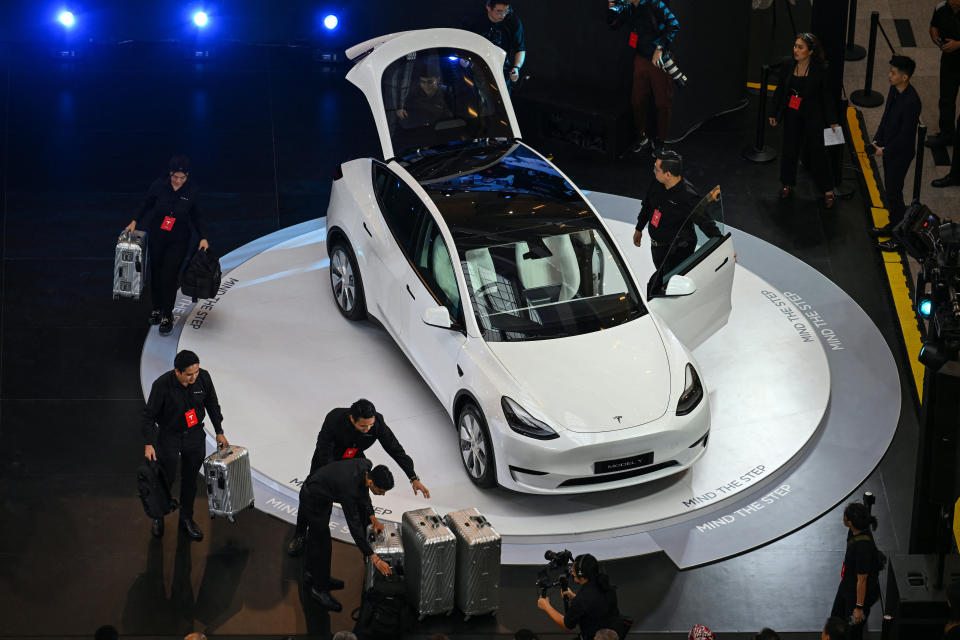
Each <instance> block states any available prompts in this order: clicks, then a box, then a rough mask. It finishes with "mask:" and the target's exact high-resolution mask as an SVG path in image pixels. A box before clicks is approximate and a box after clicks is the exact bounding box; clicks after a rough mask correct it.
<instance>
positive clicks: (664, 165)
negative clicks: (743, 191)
mask: <svg viewBox="0 0 960 640" xmlns="http://www.w3.org/2000/svg"><path fill="white" fill-rule="evenodd" d="M653 176H654V178H655V180H654V182H652V183H651V184H650V188H649V189H647V195H646V196H644V198H643V206H642V207H641V209H640V215H638V216H637V227H636V230H635V231H634V232H633V244H634V246H637V247H639V246H640V243H641V240H642V239H643V229H644V227H649V228H650V242H651V247H650V252H651V254H652V256H653V265H654V267H656V268H657V270H658V271H659V272H660V273H668V272H669V271H670V270H671V269H673V268H674V267H676V266H677V265H678V264H680V263H681V262H683V261H684V260H686V259H687V258H688V257H689V256H690V255H691V254H693V252H694V251H695V250H696V248H697V234H696V231H694V229H693V225H694V224H696V225H697V226H698V227H700V230H701V231H703V232H704V233H705V234H706V235H707V236H708V237H711V238H716V237H720V236H721V235H722V234H721V233H720V229H719V228H718V227H717V224H716V222H714V221H713V220H712V219H711V218H710V217H709V216H708V215H707V213H706V210H703V211H701V212H699V215H696V214H695V215H693V217H692V218H691V215H690V214H691V213H692V212H693V210H694V209H695V208H696V206H697V205H698V204H699V203H700V196H698V195H697V192H696V191H695V190H694V188H693V185H692V184H690V182H688V181H687V180H686V179H685V178H684V177H683V157H681V155H680V154H679V153H677V152H676V151H671V150H666V151H661V152H660V153H659V154H658V157H657V161H656V162H655V163H654V165H653ZM719 198H720V191H719V189H714V191H712V192H711V193H710V199H711V200H712V201H717V200H718V199H719ZM674 238H676V242H674ZM671 244H672V245H673V247H672V248H671Z"/></svg>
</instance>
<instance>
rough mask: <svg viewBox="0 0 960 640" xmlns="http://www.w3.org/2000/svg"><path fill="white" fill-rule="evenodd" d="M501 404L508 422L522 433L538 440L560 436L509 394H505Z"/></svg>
mask: <svg viewBox="0 0 960 640" xmlns="http://www.w3.org/2000/svg"><path fill="white" fill-rule="evenodd" d="M500 406H502V407H503V415H504V416H506V418H507V424H508V425H510V428H511V429H513V430H514V431H516V432H517V433H519V434H520V435H524V436H527V437H528V438H536V439H537V440H553V439H554V438H559V437H560V436H559V435H558V434H557V432H556V431H554V430H553V429H551V428H550V427H549V426H547V424H546V423H544V422H543V421H541V420H537V419H536V418H534V417H533V416H532V415H530V414H529V413H527V412H526V410H525V409H524V408H523V407H521V406H520V405H519V404H517V403H516V402H515V401H513V400H511V399H510V398H508V397H507V396H503V399H501V400H500Z"/></svg>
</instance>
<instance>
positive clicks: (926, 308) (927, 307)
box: [917, 298, 933, 318]
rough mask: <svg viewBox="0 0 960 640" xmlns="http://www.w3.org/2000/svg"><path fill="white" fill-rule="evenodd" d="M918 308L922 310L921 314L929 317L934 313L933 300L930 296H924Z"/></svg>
mask: <svg viewBox="0 0 960 640" xmlns="http://www.w3.org/2000/svg"><path fill="white" fill-rule="evenodd" d="M917 310H918V311H919V312H920V315H921V316H923V317H924V318H929V317H930V314H931V313H933V300H930V299H929V298H923V299H922V300H920V304H919V305H917Z"/></svg>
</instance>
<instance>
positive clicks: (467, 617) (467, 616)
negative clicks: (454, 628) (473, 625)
mask: <svg viewBox="0 0 960 640" xmlns="http://www.w3.org/2000/svg"><path fill="white" fill-rule="evenodd" d="M463 621H464V622H470V615H469V614H468V615H465V616H463Z"/></svg>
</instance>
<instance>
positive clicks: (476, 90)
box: [382, 48, 511, 158]
mask: <svg viewBox="0 0 960 640" xmlns="http://www.w3.org/2000/svg"><path fill="white" fill-rule="evenodd" d="M382 93H383V104H384V108H385V110H386V115H387V123H388V124H389V126H390V138H391V142H392V143H393V152H394V155H396V156H397V157H398V158H403V157H405V156H408V155H411V154H414V153H417V152H418V151H419V150H422V149H428V148H433V147H436V146H438V145H448V144H450V143H456V142H462V141H467V140H478V139H488V138H503V139H506V138H509V137H510V136H511V131H510V125H509V123H508V118H507V113H506V109H505V108H504V105H503V100H502V98H501V96H500V89H499V87H498V86H497V83H496V80H495V76H494V75H493V73H492V72H491V71H490V68H489V67H488V66H487V64H486V62H484V61H483V59H482V58H481V57H480V56H479V55H477V54H475V53H471V52H469V51H463V50H461V49H451V48H439V49H425V50H423V51H416V52H413V53H410V54H408V55H406V56H404V57H403V58H400V59H399V60H397V61H395V62H394V63H392V64H391V65H390V66H389V67H387V69H386V70H385V71H384V73H383V80H382Z"/></svg>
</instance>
